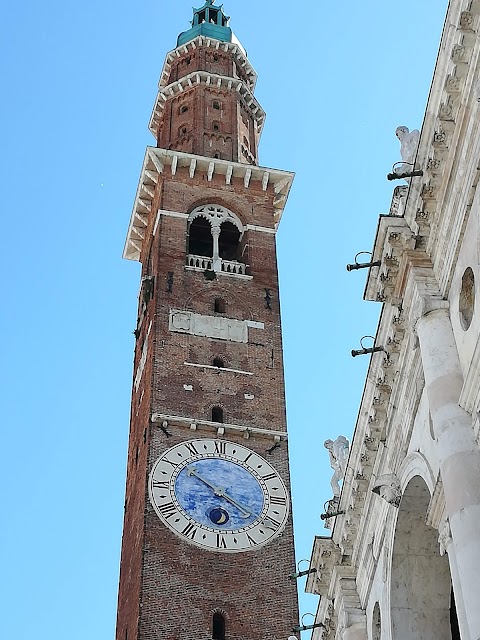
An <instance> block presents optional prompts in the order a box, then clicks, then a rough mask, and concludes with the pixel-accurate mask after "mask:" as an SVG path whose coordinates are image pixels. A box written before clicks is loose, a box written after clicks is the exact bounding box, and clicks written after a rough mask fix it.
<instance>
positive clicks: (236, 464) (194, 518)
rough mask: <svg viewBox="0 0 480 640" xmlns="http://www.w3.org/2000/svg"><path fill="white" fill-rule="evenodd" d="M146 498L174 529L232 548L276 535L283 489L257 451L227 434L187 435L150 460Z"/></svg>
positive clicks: (283, 511) (202, 542) (284, 507)
mask: <svg viewBox="0 0 480 640" xmlns="http://www.w3.org/2000/svg"><path fill="white" fill-rule="evenodd" d="M149 493H150V501H151V503H152V505H153V508H154V509H155V511H156V513H157V515H158V517H159V518H160V519H161V520H162V521H163V522H164V523H165V524H166V525H167V527H169V528H170V529H172V530H173V531H174V532H175V533H176V534H177V535H179V536H181V537H182V538H184V539H186V540H188V541H189V542H192V543H193V544H196V545H198V546H199V547H203V548H206V549H211V550H213V551H220V552H227V553H235V552H237V551H248V550H250V549H255V548H257V547H259V546H262V545H264V544H266V543H267V542H269V541H270V540H272V539H273V538H274V537H275V536H277V535H278V534H279V533H280V532H281V531H282V530H283V528H284V526H285V522H286V520H287V517H288V494H287V490H286V488H285V485H284V484H283V481H282V480H281V478H280V476H279V475H278V473H277V472H276V471H275V469H274V468H273V467H272V466H271V465H270V464H269V463H268V462H267V461H266V460H265V459H264V458H262V457H261V456H259V455H258V453H255V452H254V451H251V450H250V449H247V448H246V447H244V446H242V445H239V444H235V443H233V442H228V441H227V440H209V439H203V440H200V439H199V440H189V441H187V442H182V443H180V444H177V445H176V446H174V447H172V448H171V449H168V450H167V451H166V452H165V453H164V454H163V455H162V456H161V457H160V458H159V459H158V460H157V461H156V462H155V464H154V465H153V469H152V472H151V474H150V480H149Z"/></svg>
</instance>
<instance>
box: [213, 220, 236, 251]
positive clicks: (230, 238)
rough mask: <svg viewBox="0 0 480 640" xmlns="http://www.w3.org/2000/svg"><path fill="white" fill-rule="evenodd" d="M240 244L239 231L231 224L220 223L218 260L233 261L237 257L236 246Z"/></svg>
mask: <svg viewBox="0 0 480 640" xmlns="http://www.w3.org/2000/svg"><path fill="white" fill-rule="evenodd" d="M239 242H240V231H239V230H238V229H237V227H236V226H235V225H234V224H232V223H231V222H228V220H227V221H226V222H222V225H221V227H220V237H219V239H218V248H219V253H220V258H223V259H224V260H235V258H236V257H237V251H238V244H239Z"/></svg>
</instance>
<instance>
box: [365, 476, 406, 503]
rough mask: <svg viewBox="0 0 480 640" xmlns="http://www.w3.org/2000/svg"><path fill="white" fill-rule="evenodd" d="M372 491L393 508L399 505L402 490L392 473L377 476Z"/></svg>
mask: <svg viewBox="0 0 480 640" xmlns="http://www.w3.org/2000/svg"><path fill="white" fill-rule="evenodd" d="M372 491H373V493H376V494H377V495H379V496H380V497H381V498H383V499H384V500H386V501H387V502H388V503H389V504H391V505H393V506H394V507H398V506H399V505H400V500H401V499H402V490H401V487H400V481H399V480H398V478H397V476H396V475H395V474H394V473H385V474H384V475H382V476H379V477H378V478H377V479H376V480H375V482H374V485H373V488H372Z"/></svg>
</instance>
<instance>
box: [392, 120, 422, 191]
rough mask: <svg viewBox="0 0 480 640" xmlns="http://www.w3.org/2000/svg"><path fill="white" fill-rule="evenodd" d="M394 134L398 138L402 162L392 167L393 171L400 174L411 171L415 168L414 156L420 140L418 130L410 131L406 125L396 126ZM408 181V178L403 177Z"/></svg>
mask: <svg viewBox="0 0 480 640" xmlns="http://www.w3.org/2000/svg"><path fill="white" fill-rule="evenodd" d="M395 135H396V136H397V138H398V139H399V140H400V155H401V156H402V163H401V164H400V163H398V165H397V166H396V167H395V169H394V173H397V174H399V175H402V174H403V173H411V172H412V171H413V170H414V168H415V157H416V155H417V149H418V143H419V142H420V131H419V130H418V129H414V130H413V131H410V129H409V128H408V127H405V126H401V127H397V129H396V131H395ZM405 180H406V181H407V182H408V181H409V180H410V179H409V178H405Z"/></svg>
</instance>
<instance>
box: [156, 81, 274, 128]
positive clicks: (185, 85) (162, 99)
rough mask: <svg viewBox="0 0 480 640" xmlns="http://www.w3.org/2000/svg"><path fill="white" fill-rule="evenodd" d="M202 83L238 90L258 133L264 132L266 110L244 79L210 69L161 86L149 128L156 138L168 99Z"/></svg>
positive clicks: (217, 87)
mask: <svg viewBox="0 0 480 640" xmlns="http://www.w3.org/2000/svg"><path fill="white" fill-rule="evenodd" d="M202 84H203V85H205V86H207V87H211V88H215V89H219V90H220V89H224V90H228V91H231V90H234V91H238V93H239V95H240V96H242V98H243V99H244V100H245V104H246V105H247V107H248V109H250V112H251V114H252V117H253V119H254V121H255V122H256V123H257V130H258V133H259V134H260V133H261V132H262V128H263V124H264V122H265V111H264V110H263V109H262V107H261V106H260V103H259V102H258V100H257V99H256V98H255V96H254V95H253V93H252V91H251V90H250V89H249V87H248V85H246V84H245V83H244V82H243V80H241V79H240V78H231V77H229V76H222V75H219V74H216V73H210V72H208V71H193V72H192V73H189V74H188V75H186V76H184V77H183V78H180V79H179V80H176V81H175V82H172V83H171V84H169V85H167V86H165V87H161V88H160V90H159V92H158V93H157V97H156V100H155V105H154V107H153V111H152V115H151V118H150V122H149V125H148V128H149V130H150V131H151V133H152V134H153V135H154V136H155V138H156V136H157V132H158V127H159V125H160V120H161V118H162V114H163V110H164V108H165V103H166V102H167V100H168V99H169V98H171V97H174V96H178V95H180V94H182V93H183V92H184V91H188V90H190V89H193V88H194V87H196V86H198V85H202Z"/></svg>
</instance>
